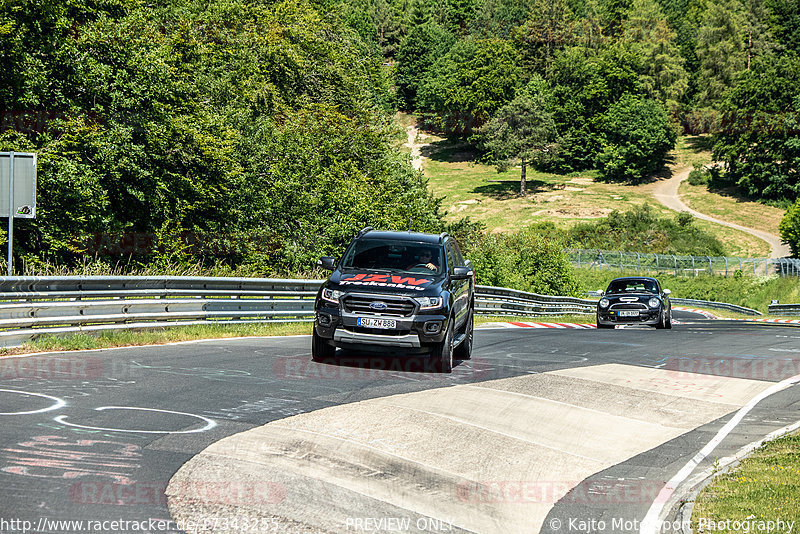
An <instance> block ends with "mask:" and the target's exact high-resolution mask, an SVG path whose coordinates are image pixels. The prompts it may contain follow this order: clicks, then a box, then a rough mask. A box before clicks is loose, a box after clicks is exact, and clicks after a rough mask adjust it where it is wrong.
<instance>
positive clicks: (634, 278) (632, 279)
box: [611, 276, 658, 282]
mask: <svg viewBox="0 0 800 534" xmlns="http://www.w3.org/2000/svg"><path fill="white" fill-rule="evenodd" d="M611 282H658V280H656V279H655V278H651V277H649V276H623V277H621V278H614V279H613V280H612V281H611Z"/></svg>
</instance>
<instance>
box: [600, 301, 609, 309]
mask: <svg viewBox="0 0 800 534" xmlns="http://www.w3.org/2000/svg"><path fill="white" fill-rule="evenodd" d="M599 304H600V307H601V308H608V305H609V304H610V303H609V302H608V299H600V302H599Z"/></svg>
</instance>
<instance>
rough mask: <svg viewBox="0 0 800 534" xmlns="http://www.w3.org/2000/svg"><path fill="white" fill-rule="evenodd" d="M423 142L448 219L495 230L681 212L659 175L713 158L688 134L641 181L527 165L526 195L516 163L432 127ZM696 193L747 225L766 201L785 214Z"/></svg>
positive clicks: (730, 241)
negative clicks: (500, 161)
mask: <svg viewBox="0 0 800 534" xmlns="http://www.w3.org/2000/svg"><path fill="white" fill-rule="evenodd" d="M397 120H398V124H400V125H402V126H403V127H407V126H410V125H412V124H413V119H412V118H410V116H408V115H403V114H399V115H398V119H397ZM417 142H418V143H419V144H420V145H422V146H421V152H422V155H423V157H424V160H423V167H422V168H423V172H424V173H425V176H426V177H427V178H428V180H429V187H430V189H431V191H433V193H434V195H436V196H437V197H441V198H443V202H442V206H443V208H444V209H445V210H446V219H448V220H451V221H455V220H458V219H461V218H462V217H464V216H469V217H470V219H472V220H474V221H477V222H481V223H483V224H484V225H486V228H487V229H488V230H489V231H491V232H508V231H513V230H515V229H518V228H521V227H524V226H528V225H530V224H533V223H536V222H542V221H551V222H553V223H554V224H556V226H558V227H569V226H571V225H572V224H574V223H576V222H578V221H588V220H592V219H597V218H601V217H605V216H606V215H608V214H609V213H611V211H612V210H620V211H628V210H630V209H632V208H634V207H635V206H638V205H642V204H645V203H649V204H650V205H651V206H652V207H653V208H654V209H655V210H656V211H657V212H658V213H660V214H662V215H666V216H669V217H673V216H675V212H673V211H671V210H669V209H667V208H665V207H663V206H662V205H661V204H660V203H658V202H657V201H656V200H655V198H654V197H653V189H654V188H655V185H656V183H657V182H658V181H660V180H663V179H666V178H668V177H669V176H671V173H672V172H673V171H675V172H678V171H680V170H682V169H688V168H692V167H693V166H694V165H704V164H706V163H709V162H710V161H711V154H710V151H709V147H708V139H707V138H706V137H702V136H696V137H682V138H680V139H679V142H678V145H677V146H676V148H675V150H674V151H673V152H672V153H671V155H670V158H669V161H668V163H669V164H670V168H665V169H663V170H662V172H661V173H660V176H657V177H655V178H654V179H653V180H652V181H650V182H647V183H644V184H640V185H627V184H619V183H605V182H601V181H598V180H597V179H596V178H597V173H596V172H595V171H587V172H581V173H573V174H569V175H560V174H552V173H541V172H536V171H533V170H531V169H528V180H527V189H528V195H527V196H525V197H520V196H519V195H518V193H519V176H520V169H519V168H518V167H517V168H512V169H510V170H508V171H506V172H503V173H498V172H497V171H496V169H495V167H493V166H489V165H484V164H481V163H477V162H476V161H475V158H476V154H475V153H474V151H472V150H471V148H470V146H469V145H468V144H466V143H463V142H457V141H452V140H448V139H443V138H441V137H436V136H434V135H430V134H429V133H426V132H419V134H418V136H417ZM682 191H683V190H682ZM691 193H692V194H690V195H689V196H688V198H685V199H684V201H685V202H686V203H687V204H689V205H690V206H691V207H693V208H694V209H696V210H697V211H700V212H703V211H704V209H706V207H707V206H730V209H728V210H727V211H726V212H725V213H717V212H715V213H717V216H719V218H725V217H726V216H729V215H732V214H734V213H735V214H736V215H737V218H731V219H730V220H732V222H738V221H740V220H748V221H750V223H749V224H744V223H740V224H743V225H744V226H753V223H752V220H754V219H753V217H754V216H755V215H754V214H756V213H760V212H759V211H758V210H760V209H763V210H764V213H765V214H767V215H765V217H767V218H768V219H769V221H770V222H769V225H768V228H769V231H773V227H774V229H775V232H777V222H776V221H779V220H780V216H779V214H778V212H780V215H781V216H782V212H781V211H780V210H778V209H777V208H770V207H768V206H762V205H760V204H756V203H749V204H748V205H747V207H746V211H744V212H738V211H737V207H742V206H741V203H739V204H737V202H736V200H735V199H732V198H730V197H726V196H725V195H720V194H710V195H708V198H707V200H705V201H702V202H701V200H700V199H699V198H698V197H701V196H702V195H703V192H702V191H701V192H698V194H694V193H695V192H694V191H692V192H691ZM709 215H714V213H709ZM755 220H758V219H755ZM695 224H696V225H697V226H698V227H700V228H701V229H703V230H705V231H707V232H709V233H712V234H713V235H716V236H717V238H718V239H719V240H720V241H722V243H723V244H724V245H725V248H726V250H727V254H728V255H730V256H739V257H764V256H767V255H768V254H769V251H770V247H769V245H768V244H767V243H765V242H764V241H762V240H760V239H758V238H757V237H755V236H751V235H749V234H747V233H744V232H741V231H738V230H734V229H730V228H726V227H723V226H720V225H717V224H713V223H710V222H706V221H700V220H696V221H695Z"/></svg>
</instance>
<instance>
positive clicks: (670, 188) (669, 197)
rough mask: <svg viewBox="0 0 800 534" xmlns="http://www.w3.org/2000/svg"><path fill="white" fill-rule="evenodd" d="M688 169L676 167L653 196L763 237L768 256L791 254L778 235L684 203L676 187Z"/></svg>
mask: <svg viewBox="0 0 800 534" xmlns="http://www.w3.org/2000/svg"><path fill="white" fill-rule="evenodd" d="M690 171H691V169H689V168H684V169H678V170H677V172H675V173H673V175H672V178H670V179H669V180H664V181H663V182H659V183H658V184H656V187H655V189H653V196H654V197H655V198H656V200H658V201H659V202H661V203H662V204H663V205H665V206H666V207H668V208H669V209H671V210H675V211H688V212H689V213H691V214H692V215H694V216H695V217H697V218H698V219H702V220H704V221H709V222H712V223H715V224H721V225H722V226H727V227H729V228H735V229H736V230H741V231H742V232H747V233H748V234H751V235H754V236H756V237H758V238H759V239H763V240H764V241H766V242H767V243H769V246H770V248H771V249H772V251H771V253H770V258H785V257H787V256H790V255H791V249H789V246H788V245H784V244H783V243H781V238H780V237H779V236H776V235H773V234H769V233H767V232H762V231H760V230H754V229H753V228H747V227H745V226H739V225H738V224H734V223H731V222H727V221H722V220H719V219H715V218H713V217H709V216H708V215H705V214H703V213H700V212H699V211H695V210H693V209H692V208H690V207H689V206H687V205H686V204H684V203H683V202H682V201H681V199H680V195H679V194H678V188H679V187H680V185H681V182H683V181H684V180H686V179H687V178H688V177H689V172H690Z"/></svg>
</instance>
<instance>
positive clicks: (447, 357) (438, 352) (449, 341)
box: [431, 318, 453, 373]
mask: <svg viewBox="0 0 800 534" xmlns="http://www.w3.org/2000/svg"><path fill="white" fill-rule="evenodd" d="M431 359H432V360H433V364H434V366H435V368H436V370H437V371H439V372H440V373H451V372H453V319H452V318H451V319H450V320H449V321H447V331H446V333H445V336H444V339H443V340H442V341H441V343H437V344H436V345H434V347H433V349H431Z"/></svg>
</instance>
